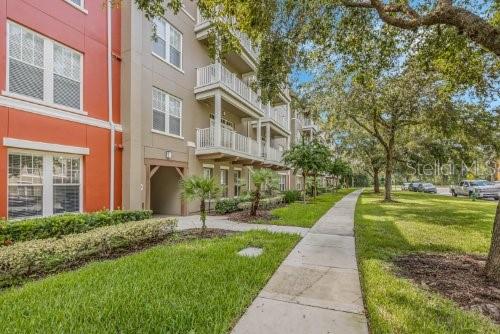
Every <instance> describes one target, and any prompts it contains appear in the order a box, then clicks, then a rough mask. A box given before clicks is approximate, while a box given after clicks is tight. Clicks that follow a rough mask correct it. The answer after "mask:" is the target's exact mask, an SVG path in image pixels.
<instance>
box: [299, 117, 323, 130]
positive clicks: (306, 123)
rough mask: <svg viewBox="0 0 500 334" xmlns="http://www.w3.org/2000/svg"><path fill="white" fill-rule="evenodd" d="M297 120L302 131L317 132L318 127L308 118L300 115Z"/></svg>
mask: <svg viewBox="0 0 500 334" xmlns="http://www.w3.org/2000/svg"><path fill="white" fill-rule="evenodd" d="M299 120H300V123H301V124H302V130H304V131H311V130H312V131H314V132H319V126H318V125H316V124H315V123H314V122H313V121H312V120H311V119H310V118H308V117H304V116H302V115H301V116H299Z"/></svg>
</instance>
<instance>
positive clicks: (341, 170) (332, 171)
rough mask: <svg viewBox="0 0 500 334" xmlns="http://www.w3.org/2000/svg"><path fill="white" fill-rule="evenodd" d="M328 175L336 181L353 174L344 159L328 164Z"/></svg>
mask: <svg viewBox="0 0 500 334" xmlns="http://www.w3.org/2000/svg"><path fill="white" fill-rule="evenodd" d="M327 173H328V174H329V175H330V176H332V177H333V178H334V179H335V180H340V179H341V178H342V177H347V176H349V175H351V174H352V170H351V167H350V166H349V164H348V163H347V162H345V161H343V160H342V159H335V160H333V161H331V162H330V163H329V164H328V168H327Z"/></svg>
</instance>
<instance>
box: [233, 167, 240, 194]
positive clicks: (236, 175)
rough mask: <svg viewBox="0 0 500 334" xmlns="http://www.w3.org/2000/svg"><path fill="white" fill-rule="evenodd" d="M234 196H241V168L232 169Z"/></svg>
mask: <svg viewBox="0 0 500 334" xmlns="http://www.w3.org/2000/svg"><path fill="white" fill-rule="evenodd" d="M234 196H235V197H238V196H241V170H235V171H234Z"/></svg>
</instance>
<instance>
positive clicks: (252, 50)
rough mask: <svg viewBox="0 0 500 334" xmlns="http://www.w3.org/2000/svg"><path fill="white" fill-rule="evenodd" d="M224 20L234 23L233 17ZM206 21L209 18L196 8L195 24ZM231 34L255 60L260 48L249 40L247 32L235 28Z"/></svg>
mask: <svg viewBox="0 0 500 334" xmlns="http://www.w3.org/2000/svg"><path fill="white" fill-rule="evenodd" d="M225 21H226V22H228V23H232V24H233V25H234V24H235V19H234V18H232V19H225ZM207 22H210V20H209V19H207V18H206V17H204V16H203V15H202V14H201V11H200V8H197V12H196V24H197V25H202V24H205V23H207ZM232 32H233V35H234V36H235V37H236V38H238V40H239V41H240V44H241V46H242V47H243V48H244V49H245V50H246V51H247V52H248V53H249V54H250V55H251V56H252V57H253V58H254V59H255V60H257V59H258V58H259V54H260V48H259V47H258V46H255V45H254V44H253V43H252V41H251V40H250V38H249V37H248V35H247V34H245V33H244V32H241V31H239V30H236V29H233V31H232Z"/></svg>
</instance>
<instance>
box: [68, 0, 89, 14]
mask: <svg viewBox="0 0 500 334" xmlns="http://www.w3.org/2000/svg"><path fill="white" fill-rule="evenodd" d="M64 2H66V3H67V4H68V5H71V6H73V7H75V8H76V9H78V10H80V11H82V12H84V13H85V14H88V13H89V12H88V10H86V9H85V0H82V4H81V5H77V4H76V3H74V2H73V1H72V0H64Z"/></svg>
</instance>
